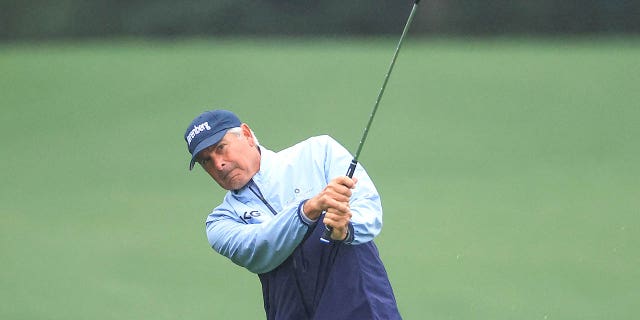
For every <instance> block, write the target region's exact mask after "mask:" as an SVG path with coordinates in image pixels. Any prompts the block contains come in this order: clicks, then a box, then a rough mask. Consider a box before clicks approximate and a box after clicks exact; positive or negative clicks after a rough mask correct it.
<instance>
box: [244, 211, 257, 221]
mask: <svg viewBox="0 0 640 320" xmlns="http://www.w3.org/2000/svg"><path fill="white" fill-rule="evenodd" d="M259 216H260V212H258V210H252V211H245V212H244V214H243V215H242V218H243V219H244V220H249V219H251V218H254V217H259Z"/></svg>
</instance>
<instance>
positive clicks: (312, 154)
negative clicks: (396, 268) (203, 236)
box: [184, 110, 401, 320]
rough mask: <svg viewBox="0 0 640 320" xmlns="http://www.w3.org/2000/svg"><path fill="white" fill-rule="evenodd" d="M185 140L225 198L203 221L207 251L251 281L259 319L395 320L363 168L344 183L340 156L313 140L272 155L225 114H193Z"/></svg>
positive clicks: (377, 211)
mask: <svg viewBox="0 0 640 320" xmlns="http://www.w3.org/2000/svg"><path fill="white" fill-rule="evenodd" d="M184 138H185V140H186V142H187V146H188V149H189V153H191V163H190V165H189V169H192V168H193V166H194V164H195V163H196V162H197V163H199V164H200V166H201V167H202V168H203V169H204V170H205V171H206V172H207V173H208V174H209V175H210V176H211V177H212V178H213V180H215V181H216V182H217V183H218V184H219V185H220V186H221V187H222V188H223V189H226V190H228V191H229V192H227V194H226V196H225V197H224V200H223V201H222V203H221V204H220V205H219V206H218V207H216V208H214V209H213V212H211V213H210V214H209V216H208V217H207V219H206V233H207V238H208V240H209V243H210V244H211V247H212V248H213V249H214V250H215V251H217V252H218V253H220V254H222V255H224V256H225V257H227V258H229V259H231V261H233V262H234V263H236V264H238V265H240V266H242V267H245V268H246V269H248V270H249V271H251V272H253V273H256V274H257V275H258V277H259V278H260V282H261V284H262V294H263V299H264V308H265V312H266V316H267V319H274V320H300V319H318V320H324V319H335V320H338V319H350V320H354V319H355V320H359V319H385V320H389V319H401V316H400V314H399V312H398V308H397V306H396V301H395V297H394V295H393V290H392V288H391V285H390V283H389V279H388V277H387V273H386V271H385V268H384V265H383V264H382V261H381V260H380V257H379V255H378V250H377V248H376V245H375V244H374V242H373V238H374V237H375V236H376V235H378V233H380V230H381V228H382V207H381V204H380V197H379V195H378V192H377V190H376V188H375V186H374V185H373V182H372V181H371V179H370V178H369V176H368V175H367V173H366V172H365V170H364V169H363V168H362V167H361V166H358V168H357V169H356V171H355V174H354V178H353V179H350V178H348V177H347V176H345V175H344V173H345V172H346V170H347V167H348V166H349V163H350V162H351V159H352V156H351V154H349V152H348V151H347V150H346V149H345V148H344V147H342V146H341V145H340V144H339V143H338V142H336V141H335V140H333V139H332V138H330V137H329V136H318V137H312V138H309V139H307V140H305V141H302V142H300V143H298V144H296V145H294V146H292V147H289V148H287V149H284V150H282V151H280V152H273V151H271V150H269V149H267V148H265V147H264V146H262V145H260V144H259V142H258V139H257V138H256V137H255V135H254V133H253V131H252V130H251V129H250V128H249V126H248V125H247V124H246V123H242V122H241V121H240V120H239V119H238V117H237V116H236V115H235V114H233V113H232V112H230V111H226V110H214V111H207V112H204V113H202V114H200V115H199V116H197V117H196V118H195V119H194V120H193V121H192V122H191V124H190V125H189V127H188V128H187V130H186V132H185V136H184ZM325 224H326V225H327V226H330V227H332V228H333V231H332V233H331V239H332V241H331V242H330V243H328V244H327V243H323V242H321V241H320V237H321V236H322V234H323V232H324V230H325V227H324V225H325Z"/></svg>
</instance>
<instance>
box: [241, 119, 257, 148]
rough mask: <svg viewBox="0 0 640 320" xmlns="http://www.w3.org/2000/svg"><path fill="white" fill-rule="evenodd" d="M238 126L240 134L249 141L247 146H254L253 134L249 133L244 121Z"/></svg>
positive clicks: (249, 129) (249, 130)
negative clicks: (240, 129)
mask: <svg viewBox="0 0 640 320" xmlns="http://www.w3.org/2000/svg"><path fill="white" fill-rule="evenodd" d="M240 128H242V135H243V136H244V137H245V138H246V139H247V141H249V146H251V147H255V146H256V142H255V140H254V139H253V134H251V128H249V125H247V124H246V123H243V124H242V125H241V126H240Z"/></svg>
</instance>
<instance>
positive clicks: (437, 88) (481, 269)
mask: <svg viewBox="0 0 640 320" xmlns="http://www.w3.org/2000/svg"><path fill="white" fill-rule="evenodd" d="M407 40H409V41H407V43H406V46H405V47H404V48H403V50H404V51H403V52H402V53H401V56H400V59H399V60H398V63H397V65H396V69H395V71H394V72H395V73H394V74H393V75H392V77H391V80H390V83H389V87H388V90H387V92H386V95H385V97H384V98H383V102H382V104H381V108H380V110H379V113H378V114H377V119H376V121H375V122H374V125H373V127H372V131H371V133H370V136H369V139H368V142H367V145H366V147H365V149H364V151H363V154H362V156H361V160H362V163H364V165H365V166H366V168H367V169H368V171H369V172H370V175H371V176H372V177H373V179H374V181H375V182H376V183H377V186H378V188H379V191H380V192H381V195H382V200H383V205H384V207H385V228H384V230H383V232H382V234H381V236H380V237H379V239H378V240H377V242H378V244H379V247H380V250H381V255H382V257H383V259H384V261H385V263H386V266H387V268H388V272H389V275H390V278H391V281H392V283H393V285H394V288H395V292H396V295H397V299H398V303H399V306H400V308H401V311H402V313H403V315H404V316H405V318H407V319H425V318H435V319H604V318H607V319H630V318H633V315H635V314H636V313H637V312H638V311H640V310H639V307H637V303H636V302H637V301H638V298H640V292H639V291H638V286H639V285H640V281H639V280H638V279H640V271H639V269H638V265H639V263H640V256H639V255H638V244H639V240H640V235H639V233H638V222H639V221H640V218H639V217H638V214H639V213H640V212H639V209H638V208H640V197H639V195H640V182H639V181H638V177H639V176H640V166H639V165H638V163H639V161H640V147H639V144H638V137H639V135H640V129H639V126H638V121H639V120H640V110H639V109H638V104H637V101H639V100H640V91H639V90H638V86H637V84H638V83H640V64H638V58H637V57H638V56H640V42H639V41H637V40H636V39H620V40H602V39H600V40H598V41H577V40H572V41H566V40H562V41H560V40H555V41H551V40H545V41H543V40H529V41H515V40H495V39H494V40H482V41H460V40H458V41H456V40H435V39H418V38H411V39H407ZM394 45H395V39H386V38H379V39H369V40H366V41H365V40H358V39H345V40H340V41H336V40H331V41H328V40H315V41H303V40H285V39H280V40H276V39H271V40H269V41H262V40H189V41H186V40H185V41H178V42H127V41H119V42H106V43H105V42H90V43H86V42H85V43H82V44H74V43H71V44H65V43H55V44H51V43H47V44H20V45H10V46H3V47H2V48H1V51H0V70H2V72H1V73H0V87H1V88H2V95H1V100H0V102H1V103H2V109H1V110H2V117H1V118H0V119H1V120H0V121H1V122H0V130H1V137H2V146H3V149H4V151H3V152H2V171H1V172H2V173H1V175H2V176H1V180H2V184H1V189H0V191H1V192H0V196H1V199H0V210H1V213H2V215H1V223H0V228H1V230H0V237H1V241H0V244H1V250H2V267H1V268H0V284H1V287H2V290H1V291H0V301H3V303H2V304H1V307H0V318H2V319H87V318H91V319H122V318H125V319H177V318H180V319H203V318H212V319H231V318H233V319H259V318H262V317H263V311H262V303H261V294H260V288H259V282H258V279H257V277H256V276H255V275H252V274H250V273H249V272H248V271H246V270H244V269H242V268H240V267H237V266H235V265H233V264H232V263H231V262H230V261H228V260H226V259H225V258H223V257H221V256H219V255H218V254H216V253H215V252H213V251H212V250H211V249H210V248H209V246H208V243H207V241H206V237H205V234H204V219H205V217H206V215H207V213H208V212H209V210H211V209H212V208H213V207H214V206H215V205H217V204H218V203H219V201H220V200H221V198H222V196H223V192H222V190H220V189H219V188H218V187H217V185H215V184H214V183H213V181H211V180H210V178H208V176H207V175H206V174H204V172H202V170H196V171H194V172H189V171H188V170H187V162H188V155H187V151H186V148H185V143H184V141H183V138H182V135H183V132H184V130H185V128H186V126H187V125H188V123H189V122H190V120H191V119H192V117H193V116H195V115H197V114H198V113H199V112H201V111H203V110H206V109H209V108H217V107H225V108H230V109H232V110H234V111H236V112H237V113H238V114H239V115H240V116H241V118H242V119H243V120H244V121H246V122H248V123H250V124H251V125H252V127H253V129H254V130H255V132H256V133H257V134H258V136H259V138H260V139H261V142H262V143H263V144H265V145H267V146H269V147H270V148H272V149H276V150H279V149H281V148H284V147H286V146H289V145H291V144H294V143H295V142H297V141H299V140H301V139H304V138H305V137H307V136H311V135H318V134H330V135H332V136H334V137H335V138H336V139H338V140H339V141H342V142H343V143H344V144H345V146H347V148H349V149H350V150H354V149H355V147H356V145H357V142H358V140H359V138H360V135H361V132H362V128H363V126H364V124H365V123H366V120H367V117H368V114H369V111H370V108H371V106H372V102H373V100H374V98H375V95H376V94H377V91H378V88H379V85H380V82H381V80H382V77H383V75H384V72H385V71H386V67H387V63H388V60H389V58H390V53H391V51H392V49H393V46H394Z"/></svg>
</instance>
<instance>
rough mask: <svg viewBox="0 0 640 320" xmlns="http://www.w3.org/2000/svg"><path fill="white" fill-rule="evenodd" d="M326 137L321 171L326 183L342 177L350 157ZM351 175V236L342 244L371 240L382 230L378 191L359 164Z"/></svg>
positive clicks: (351, 157) (337, 144)
mask: <svg viewBox="0 0 640 320" xmlns="http://www.w3.org/2000/svg"><path fill="white" fill-rule="evenodd" d="M327 138H328V142H327V151H326V158H325V171H326V172H327V177H326V178H327V181H330V180H331V179H333V178H335V177H338V176H344V175H346V173H347V169H348V167H349V164H350V163H351V160H352V159H353V156H352V155H351V154H350V153H349V151H347V149H345V148H344V147H343V146H342V145H340V144H339V143H338V142H337V141H335V140H333V139H332V138H329V137H327ZM353 176H354V177H355V178H357V179H358V183H357V184H356V187H355V189H353V191H352V195H351V201H350V202H349V205H350V207H351V214H352V217H351V227H353V234H352V235H350V237H349V238H348V240H349V241H347V242H346V243H347V244H353V245H358V244H362V243H366V242H369V241H371V240H373V239H374V238H375V237H376V236H377V235H378V234H379V233H380V231H381V230H382V203H381V201H380V195H379V194H378V190H376V187H375V185H374V184H373V181H372V180H371V178H370V177H369V175H368V174H367V172H366V170H365V169H364V168H363V167H362V165H361V164H358V166H357V167H356V171H355V173H354V175H353ZM350 231H351V230H350Z"/></svg>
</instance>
